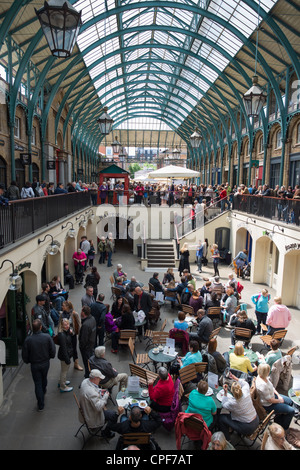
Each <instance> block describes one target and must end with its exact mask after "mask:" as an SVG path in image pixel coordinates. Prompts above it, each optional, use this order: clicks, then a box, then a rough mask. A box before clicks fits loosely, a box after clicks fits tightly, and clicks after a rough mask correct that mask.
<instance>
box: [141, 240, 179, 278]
mask: <svg viewBox="0 0 300 470" xmlns="http://www.w3.org/2000/svg"><path fill="white" fill-rule="evenodd" d="M146 257H147V259H148V262H147V270H148V271H153V270H155V271H165V270H166V269H167V268H175V257H176V251H175V244H174V241H173V240H157V241H156V240H153V241H152V240H149V241H147V246H146Z"/></svg>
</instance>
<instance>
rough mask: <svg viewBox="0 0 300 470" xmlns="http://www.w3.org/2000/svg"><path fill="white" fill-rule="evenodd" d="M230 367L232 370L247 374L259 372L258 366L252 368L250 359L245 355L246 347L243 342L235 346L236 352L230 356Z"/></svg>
mask: <svg viewBox="0 0 300 470" xmlns="http://www.w3.org/2000/svg"><path fill="white" fill-rule="evenodd" d="M229 365H230V368H231V369H235V370H240V371H241V372H244V373H245V374H248V373H249V372H251V373H253V372H255V371H256V370H257V366H252V364H251V362H250V359H249V358H248V357H247V356H245V355H244V346H243V343H242V342H241V341H238V342H237V343H236V344H235V348H234V351H233V352H232V353H230V354H229Z"/></svg>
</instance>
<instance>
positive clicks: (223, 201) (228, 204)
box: [221, 199, 230, 212]
mask: <svg viewBox="0 0 300 470" xmlns="http://www.w3.org/2000/svg"><path fill="white" fill-rule="evenodd" d="M225 204H226V205H227V207H228V209H230V202H229V201H228V200H227V199H221V212H224V209H225Z"/></svg>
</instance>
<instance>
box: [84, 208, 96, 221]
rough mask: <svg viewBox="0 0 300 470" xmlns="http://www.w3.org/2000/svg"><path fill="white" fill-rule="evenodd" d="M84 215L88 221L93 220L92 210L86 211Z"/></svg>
mask: <svg viewBox="0 0 300 470" xmlns="http://www.w3.org/2000/svg"><path fill="white" fill-rule="evenodd" d="M85 214H86V216H87V218H88V219H90V220H93V219H94V217H95V214H94V212H93V210H92V209H90V210H89V211H87V212H86V213H85Z"/></svg>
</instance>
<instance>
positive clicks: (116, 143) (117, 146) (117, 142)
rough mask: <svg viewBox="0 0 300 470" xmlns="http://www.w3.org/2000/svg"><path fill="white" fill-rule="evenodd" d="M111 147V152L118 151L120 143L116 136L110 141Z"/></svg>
mask: <svg viewBox="0 0 300 470" xmlns="http://www.w3.org/2000/svg"><path fill="white" fill-rule="evenodd" d="M112 149H113V153H119V152H120V149H121V144H120V142H119V141H118V138H117V136H116V137H115V140H114V141H113V143H112Z"/></svg>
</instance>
